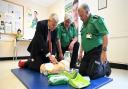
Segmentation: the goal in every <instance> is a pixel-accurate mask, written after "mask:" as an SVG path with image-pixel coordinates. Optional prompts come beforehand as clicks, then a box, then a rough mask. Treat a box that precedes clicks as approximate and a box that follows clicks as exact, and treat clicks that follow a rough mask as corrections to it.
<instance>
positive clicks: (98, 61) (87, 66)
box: [78, 4, 111, 79]
mask: <svg viewBox="0 0 128 89" xmlns="http://www.w3.org/2000/svg"><path fill="white" fill-rule="evenodd" d="M78 13H79V16H80V19H81V20H82V21H83V26H82V29H81V49H80V53H79V59H81V58H82V53H83V51H84V56H83V58H82V60H81V65H80V68H79V72H80V74H82V75H89V76H90V78H92V79H95V78H99V77H102V76H105V75H110V72H111V69H110V66H109V63H108V61H107V44H108V36H107V34H108V30H107V28H106V26H105V24H104V22H103V18H101V17H100V16H97V15H91V13H90V9H89V7H88V5H87V4H83V5H81V6H80V7H79V9H78ZM106 66H107V67H106Z"/></svg>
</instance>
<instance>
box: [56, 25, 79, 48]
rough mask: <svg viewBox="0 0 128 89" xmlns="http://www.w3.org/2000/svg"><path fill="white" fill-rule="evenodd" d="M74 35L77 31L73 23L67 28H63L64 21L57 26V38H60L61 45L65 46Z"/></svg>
mask: <svg viewBox="0 0 128 89" xmlns="http://www.w3.org/2000/svg"><path fill="white" fill-rule="evenodd" d="M76 36H77V32H76V28H75V25H74V24H71V25H70V27H69V28H68V29H66V28H65V26H64V23H60V24H59V25H58V26H57V38H58V39H60V41H61V46H62V47H67V46H68V45H69V44H70V42H71V41H72V39H73V38H74V37H76Z"/></svg>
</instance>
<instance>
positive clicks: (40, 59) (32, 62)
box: [26, 55, 50, 72]
mask: <svg viewBox="0 0 128 89" xmlns="http://www.w3.org/2000/svg"><path fill="white" fill-rule="evenodd" d="M48 62H50V61H49V58H47V57H45V55H44V56H37V57H34V58H30V59H29V60H28V61H27V62H26V67H27V68H29V69H32V70H34V71H38V72H40V66H41V64H43V63H48Z"/></svg>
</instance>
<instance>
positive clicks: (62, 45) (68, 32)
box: [57, 14, 79, 68]
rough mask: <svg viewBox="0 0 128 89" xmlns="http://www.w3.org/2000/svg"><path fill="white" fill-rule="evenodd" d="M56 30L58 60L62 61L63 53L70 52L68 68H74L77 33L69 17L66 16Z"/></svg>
mask: <svg viewBox="0 0 128 89" xmlns="http://www.w3.org/2000/svg"><path fill="white" fill-rule="evenodd" d="M57 28H58V31H57V35H58V37H57V38H58V48H59V58H60V60H62V59H63V56H64V53H65V51H70V52H72V57H71V62H70V68H75V67H76V60H77V57H78V49H79V43H78V42H77V31H76V28H75V25H74V24H73V23H71V16H70V15H68V14H66V15H65V18H64V22H62V23H60V24H59V25H58V27H57Z"/></svg>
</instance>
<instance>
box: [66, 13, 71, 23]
mask: <svg viewBox="0 0 128 89" xmlns="http://www.w3.org/2000/svg"><path fill="white" fill-rule="evenodd" d="M64 20H70V21H71V22H72V17H71V15H69V14H65V17H64Z"/></svg>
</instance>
